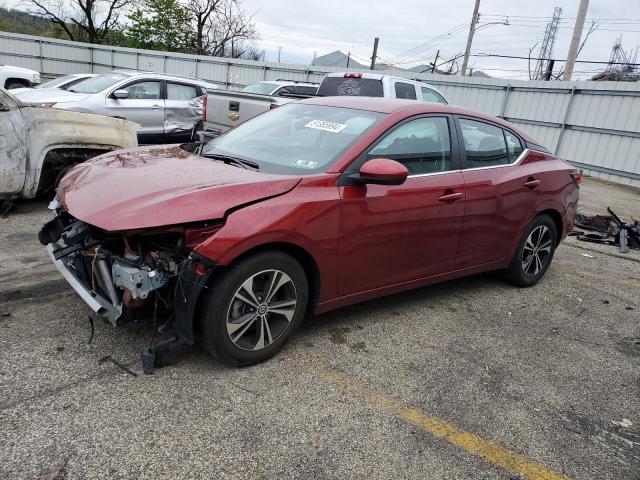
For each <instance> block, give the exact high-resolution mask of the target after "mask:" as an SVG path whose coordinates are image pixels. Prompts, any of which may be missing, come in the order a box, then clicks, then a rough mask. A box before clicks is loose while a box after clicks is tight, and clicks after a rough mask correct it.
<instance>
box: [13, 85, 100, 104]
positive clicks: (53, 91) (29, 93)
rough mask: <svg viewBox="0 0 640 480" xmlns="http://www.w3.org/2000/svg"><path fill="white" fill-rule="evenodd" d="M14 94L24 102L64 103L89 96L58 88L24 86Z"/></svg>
mask: <svg viewBox="0 0 640 480" xmlns="http://www.w3.org/2000/svg"><path fill="white" fill-rule="evenodd" d="M15 96H16V98H17V99H18V100H20V101H21V102H24V103H36V104H40V103H66V102H81V101H83V100H84V99H85V98H87V97H88V96H89V94H88V93H75V92H68V91H67V90H60V89H59V88H26V89H24V90H22V91H16V93H15Z"/></svg>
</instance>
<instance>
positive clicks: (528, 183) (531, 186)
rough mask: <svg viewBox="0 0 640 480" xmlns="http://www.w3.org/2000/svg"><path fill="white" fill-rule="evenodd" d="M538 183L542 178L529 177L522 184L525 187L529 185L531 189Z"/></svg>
mask: <svg viewBox="0 0 640 480" xmlns="http://www.w3.org/2000/svg"><path fill="white" fill-rule="evenodd" d="M538 185H540V180H536V179H535V178H529V179H528V180H527V181H526V182H524V183H523V184H522V186H523V187H527V188H528V189H529V190H533V189H534V188H536V187H537V186H538Z"/></svg>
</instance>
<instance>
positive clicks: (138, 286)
mask: <svg viewBox="0 0 640 480" xmlns="http://www.w3.org/2000/svg"><path fill="white" fill-rule="evenodd" d="M111 274H112V276H113V283H114V284H115V286H116V287H118V288H121V289H122V290H129V291H130V292H131V296H132V297H133V298H134V299H139V298H140V299H145V298H147V297H148V296H149V293H151V292H152V291H153V290H157V289H158V288H161V287H163V286H165V285H166V284H167V282H168V281H169V277H168V275H166V274H165V273H164V272H162V271H160V270H159V269H153V270H152V269H151V268H149V267H144V266H143V267H142V268H136V267H130V266H127V265H124V264H122V263H120V262H118V261H114V262H113V265H112V266H111Z"/></svg>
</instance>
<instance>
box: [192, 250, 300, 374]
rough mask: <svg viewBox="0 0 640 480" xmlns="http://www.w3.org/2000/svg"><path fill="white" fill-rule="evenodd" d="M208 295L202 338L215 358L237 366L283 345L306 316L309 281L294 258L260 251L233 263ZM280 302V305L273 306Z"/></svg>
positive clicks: (201, 321)
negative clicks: (277, 307)
mask: <svg viewBox="0 0 640 480" xmlns="http://www.w3.org/2000/svg"><path fill="white" fill-rule="evenodd" d="M274 275H275V281H273V280H274ZM272 282H273V283H272ZM274 285H275V286H276V288H275V289H274V290H273V291H272V292H271V295H272V297H271V299H270V300H271V301H270V302H269V299H268V298H267V297H268V296H269V294H268V292H269V290H270V288H271V287H272V286H274ZM251 286H252V288H251V290H249V288H250V287H251ZM207 296H208V298H206V299H205V304H204V308H203V309H202V313H201V316H200V319H199V327H200V328H199V332H198V333H199V335H198V341H199V343H200V344H201V346H202V347H203V348H204V350H205V351H207V352H208V353H209V354H210V355H211V356H213V357H214V358H215V359H216V360H218V361H219V362H221V363H223V364H225V365H229V366H236V367H237V366H245V365H251V364H254V363H259V362H263V361H265V360H267V359H269V358H271V357H273V356H274V355H275V354H276V353H278V351H279V350H280V349H281V348H282V347H283V346H284V345H285V343H286V342H287V340H288V339H289V338H291V336H292V335H293V334H294V333H295V331H296V330H297V329H298V327H299V326H300V324H301V323H302V320H303V318H304V315H305V312H306V309H307V302H308V299H309V284H308V281H307V276H306V275H305V272H304V269H303V268H302V266H300V264H299V263H298V261H297V260H295V259H294V258H293V257H291V256H289V255H287V254H286V253H283V252H278V251H271V252H262V253H258V254H255V255H252V256H250V257H247V258H245V259H243V260H241V261H240V262H239V263H237V264H235V265H233V266H231V267H230V268H229V270H228V271H226V272H225V273H224V274H223V275H222V276H221V277H220V278H218V279H216V280H215V281H214V282H213V284H211V285H210V287H209V289H208V292H207ZM292 299H293V300H292ZM292 301H293V302H294V304H293V305H291V302H292ZM276 304H277V306H280V307H282V308H279V309H277V310H276V309H274V305H276ZM261 313H262V315H261ZM261 342H262V343H261Z"/></svg>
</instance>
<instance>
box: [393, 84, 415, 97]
mask: <svg viewBox="0 0 640 480" xmlns="http://www.w3.org/2000/svg"><path fill="white" fill-rule="evenodd" d="M395 89H396V98H406V99H409V100H416V99H417V97H416V87H414V86H413V85H411V84H410V83H404V82H396V85H395Z"/></svg>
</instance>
